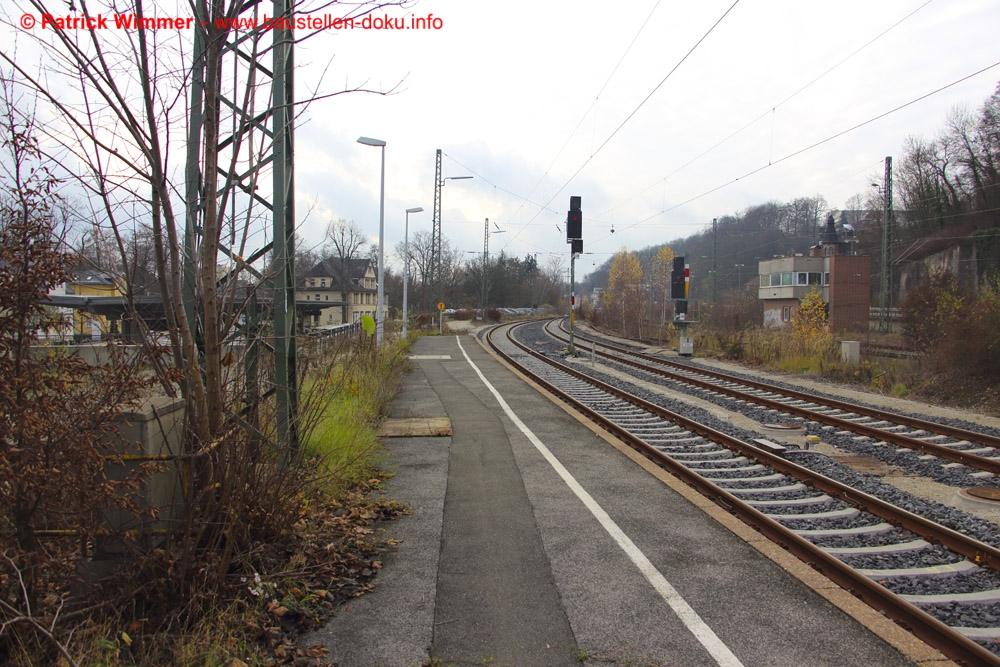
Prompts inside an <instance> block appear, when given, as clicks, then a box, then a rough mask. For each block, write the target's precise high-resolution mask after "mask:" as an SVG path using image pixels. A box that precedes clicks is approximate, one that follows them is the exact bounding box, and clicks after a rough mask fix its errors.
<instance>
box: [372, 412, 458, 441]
mask: <svg viewBox="0 0 1000 667" xmlns="http://www.w3.org/2000/svg"><path fill="white" fill-rule="evenodd" d="M446 435H451V420H450V419H448V418H447V417H406V418H403V419H386V420H385V421H384V422H382V425H381V426H380V427H379V429H378V437H380V438H420V437H440V436H446Z"/></svg>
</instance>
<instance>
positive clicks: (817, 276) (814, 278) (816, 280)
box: [809, 273, 823, 285]
mask: <svg viewBox="0 0 1000 667" xmlns="http://www.w3.org/2000/svg"><path fill="white" fill-rule="evenodd" d="M809 284H810V285H822V284H823V274H822V273H810V274H809Z"/></svg>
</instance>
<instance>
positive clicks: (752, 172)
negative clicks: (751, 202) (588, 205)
mask: <svg viewBox="0 0 1000 667" xmlns="http://www.w3.org/2000/svg"><path fill="white" fill-rule="evenodd" d="M998 65H1000V61H997V62H995V63H993V64H992V65H987V66H986V67H983V68H982V69H979V70H976V71H975V72H973V73H972V74H968V75H966V76H963V77H962V78H960V79H957V80H955V81H952V82H951V83H949V84H946V85H944V86H941V87H940V88H937V89H936V90H932V91H931V92H929V93H926V94H924V95H921V96H920V97H917V98H914V99H912V100H910V101H909V102H906V103H904V104H900V105H899V106H897V107H894V108H892V109H890V110H888V111H885V112H883V113H880V114H879V115H877V116H874V117H872V118H869V119H868V120H866V121H863V122H861V123H858V124H857V125H854V126H852V127H849V128H847V129H846V130H841V131H840V132H837V133H836V134H832V135H830V136H829V137H827V138H826V139H822V140H820V141H817V142H815V143H813V144H810V145H809V146H806V147H804V148H800V149H798V150H796V151H793V152H791V153H789V154H788V155H785V156H784V157H781V158H779V159H777V160H774V161H772V162H768V163H767V164H765V165H761V166H760V167H757V168H756V169H751V170H750V171H748V172H747V173H745V174H743V175H742V176H737V177H736V178H733V179H731V180H729V181H726V182H725V183H722V184H720V185H717V186H715V187H713V188H710V189H708V190H706V191H704V192H702V193H701V194H698V195H695V196H694V197H691V198H689V199H686V200H684V201H682V202H680V203H678V204H675V205H673V206H670V207H668V208H665V209H663V210H661V211H658V212H657V213H654V214H652V215H650V216H647V217H645V218H643V219H642V220H638V221H636V222H634V223H633V224H631V225H629V226H627V227H624V228H623V230H624V229H631V228H633V227H635V226H637V225H639V224H641V223H643V222H646V221H648V220H652V219H653V218H655V217H657V216H660V215H663V214H664V213H669V212H670V211H673V210H674V209H677V208H680V207H681V206H685V205H687V204H690V203H691V202H693V201H697V200H698V199H701V198H702V197H707V196H708V195H710V194H712V193H714V192H718V191H719V190H722V189H723V188H727V187H729V186H730V185H733V184H734V183H736V182H738V181H741V180H743V179H745V178H748V177H750V176H753V175H755V174H758V173H760V172H762V171H764V170H765V169H768V168H770V167H773V166H774V165H776V164H780V163H782V162H784V161H786V160H790V159H792V158H793V157H797V156H799V155H802V154H803V153H806V152H808V151H811V150H812V149H814V148H818V147H819V146H822V145H823V144H826V143H829V142H830V141H833V140H834V139H837V138H839V137H842V136H844V135H845V134H848V133H850V132H853V131H855V130H857V129H860V128H862V127H864V126H866V125H870V124H871V123H874V122H875V121H877V120H881V119H882V118H885V117H886V116H889V115H891V114H894V113H896V112H897V111H900V110H902V109H905V108H907V107H909V106H912V105H914V104H916V103H917V102H920V101H922V100H925V99H927V98H928V97H931V96H933V95H936V94H938V93H940V92H942V91H944V90H947V89H948V88H951V87H953V86H957V85H958V84H960V83H962V82H964V81H967V80H969V79H971V78H973V77H975V76H978V75H980V74H982V73H983V72H987V71H989V70H991V69H993V68H994V67H996V66H998ZM605 238H607V237H605ZM600 240H603V239H599V241H600Z"/></svg>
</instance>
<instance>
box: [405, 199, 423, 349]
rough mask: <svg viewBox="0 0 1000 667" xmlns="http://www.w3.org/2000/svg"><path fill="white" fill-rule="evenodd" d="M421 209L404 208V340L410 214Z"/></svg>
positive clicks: (408, 279)
mask: <svg viewBox="0 0 1000 667" xmlns="http://www.w3.org/2000/svg"><path fill="white" fill-rule="evenodd" d="M423 210H424V209H422V208H420V207H419V206H415V207H413V208H408V209H406V227H405V228H404V231H403V340H406V322H407V320H408V319H409V317H410V316H409V313H408V312H407V305H408V304H407V301H406V285H407V283H408V282H409V281H410V214H411V213H420V212H422V211H423Z"/></svg>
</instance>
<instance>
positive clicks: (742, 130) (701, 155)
mask: <svg viewBox="0 0 1000 667" xmlns="http://www.w3.org/2000/svg"><path fill="white" fill-rule="evenodd" d="M933 1H934V0H927V2H925V3H924V4H922V5H920V6H919V7H917V8H916V9H914V10H913V11H912V12H910V13H909V14H907V15H906V16H904V17H903V18H901V19H899V20H898V21H896V22H895V23H893V24H892V25H891V26H889V27H888V28H886V29H885V30H883V31H882V32H880V33H879V34H877V35H875V36H874V37H872V38H871V39H870V40H868V41H867V42H865V43H864V44H863V45H862V46H860V47H858V48H857V49H855V50H854V51H852V52H851V53H850V54H848V55H847V56H845V57H844V58H842V59H841V60H839V61H838V62H837V63H836V64H835V65H833V66H832V67H830V68H828V69H827V70H826V71H824V72H823V73H822V74H820V75H819V76H817V77H815V78H814V79H812V80H811V81H809V82H808V83H807V84H805V85H804V86H802V87H800V88H799V89H798V90H796V91H795V92H794V93H792V94H791V95H789V96H787V97H786V98H785V99H783V100H781V101H780V102H778V103H777V104H775V105H774V106H772V107H771V108H769V109H768V110H767V111H764V112H763V113H762V114H760V115H759V116H757V117H756V118H754V119H753V120H751V121H750V122H748V123H746V124H745V125H743V127H741V128H739V129H738V130H735V131H734V132H732V133H730V134H729V135H728V136H726V137H725V138H724V139H721V140H720V141H718V142H716V143H715V144H713V145H712V146H711V147H709V148H707V149H705V150H704V151H702V152H701V153H699V154H698V155H696V156H695V157H693V158H691V159H690V160H688V161H687V162H685V163H684V164H682V165H681V166H679V167H677V168H676V169H674V170H673V171H671V172H670V173H669V174H667V175H666V176H664V177H663V178H661V179H660V180H658V181H656V182H655V183H652V184H651V185H649V186H648V187H646V188H644V189H642V190H640V191H639V192H637V193H636V194H634V195H632V196H631V197H629V198H628V199H625V200H624V201H622V202H620V203H619V204H616V205H615V206H612V207H611V208H610V209H608V210H609V211H610V210H614V209H615V208H617V207H619V206H623V205H625V204H627V203H628V202H630V201H632V200H633V199H635V198H636V197H639V196H641V195H643V194H645V193H646V192H649V191H650V190H652V189H653V188H655V187H656V186H658V185H660V184H661V183H663V182H665V181H666V180H667V179H669V178H670V177H672V176H674V175H675V174H677V173H679V172H681V171H683V170H684V169H686V168H687V167H689V166H691V165H692V164H694V163H695V162H697V161H698V160H700V159H701V158H703V157H705V156H706V155H708V154H709V153H711V152H712V151H714V150H715V149H716V148H718V147H719V146H722V145H723V144H726V143H728V142H729V140H731V139H732V138H733V137H736V136H737V135H739V134H742V133H743V132H744V131H745V130H746V129H747V128H749V127H751V126H753V125H755V124H756V123H757V122H758V121H760V120H761V119H763V118H765V117H767V115H768V114H771V115H772V119H773V115H774V113H775V112H776V111H777V109H778V108H779V107H781V106H782V105H783V104H785V103H786V102H789V101H791V100H792V99H793V98H794V97H796V96H798V95H799V94H800V93H802V92H804V91H805V90H806V89H807V88H809V87H810V86H812V85H813V84H814V83H816V82H817V81H819V80H820V79H822V78H823V77H825V76H826V75H828V74H830V73H831V72H833V71H834V70H835V69H837V68H838V67H840V66H841V65H843V64H844V63H846V62H847V61H848V60H850V59H851V58H853V57H854V56H856V55H858V54H859V53H861V52H862V51H864V50H865V49H867V48H868V47H869V46H871V45H872V44H874V43H875V42H877V41H878V40H879V39H881V38H882V37H884V36H885V35H886V34H888V33H889V32H891V31H892V30H894V29H895V28H897V27H898V26H899V25H900V24H902V23H903V22H904V21H906V20H907V19H909V18H910V17H911V16H913V15H914V14H916V13H917V12H919V11H920V10H921V9H923V8H924V7H926V6H927V5H929V4H930V3H931V2H933ZM771 136H772V140H773V137H774V133H773V129H772V133H771ZM770 157H771V156H770V155H768V161H769V162H770ZM605 213H607V211H605ZM601 215H604V213H601ZM598 217H600V216H598Z"/></svg>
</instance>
